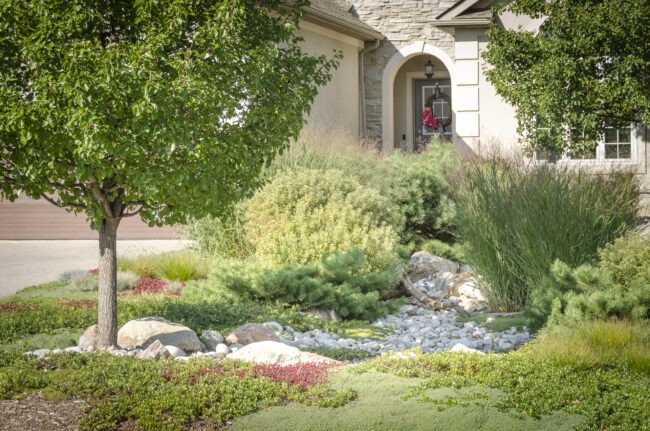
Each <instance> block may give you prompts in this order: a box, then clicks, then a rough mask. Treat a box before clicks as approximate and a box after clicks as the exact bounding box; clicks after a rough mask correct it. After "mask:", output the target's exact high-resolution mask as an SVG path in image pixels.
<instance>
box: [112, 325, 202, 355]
mask: <svg viewBox="0 0 650 431" xmlns="http://www.w3.org/2000/svg"><path fill="white" fill-rule="evenodd" d="M154 341H160V342H161V343H162V344H163V346H175V347H178V348H179V349H183V350H184V351H185V352H187V353H193V352H203V351H205V350H206V348H205V346H204V345H203V343H201V341H200V340H199V337H198V336H197V335H196V333H195V332H194V331H192V330H191V329H190V328H188V327H187V326H183V325H181V324H179V323H173V322H170V321H168V320H166V319H163V318H162V317H143V318H141V319H136V320H131V321H130V322H127V323H126V324H125V325H124V326H122V328H120V330H119V331H118V333H117V344H119V345H120V346H122V347H123V348H127V349H129V348H134V347H145V348H146V347H148V346H149V345H150V344H151V343H153V342H154Z"/></svg>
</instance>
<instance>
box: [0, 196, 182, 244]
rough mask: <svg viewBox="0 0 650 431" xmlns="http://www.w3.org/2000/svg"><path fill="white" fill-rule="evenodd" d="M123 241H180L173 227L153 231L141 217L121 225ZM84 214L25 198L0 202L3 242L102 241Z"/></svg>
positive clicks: (128, 219) (119, 232) (129, 219)
mask: <svg viewBox="0 0 650 431" xmlns="http://www.w3.org/2000/svg"><path fill="white" fill-rule="evenodd" d="M117 236H118V238H119V239H178V238H179V236H180V235H179V233H178V232H177V231H176V230H175V229H174V228H172V227H169V226H165V227H162V228H150V227H149V226H147V225H146V224H145V223H143V222H142V221H141V220H140V219H139V218H138V217H129V218H126V219H124V220H122V222H121V223H120V227H119V229H118V231H117ZM98 238H99V236H98V233H97V232H96V231H94V230H92V229H90V225H89V224H88V222H87V221H86V217H85V215H84V214H79V215H76V214H73V213H69V212H67V211H66V210H65V209H63V208H58V207H56V206H54V205H52V204H51V203H49V202H47V201H45V200H34V199H30V198H28V197H25V196H21V197H19V198H18V199H17V200H16V201H15V202H9V201H0V240H50V239H51V240H61V239H63V240H69V239H73V240H77V239H98Z"/></svg>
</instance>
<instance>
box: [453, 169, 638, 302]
mask: <svg viewBox="0 0 650 431" xmlns="http://www.w3.org/2000/svg"><path fill="white" fill-rule="evenodd" d="M464 178H465V181H464V183H463V187H462V188H461V191H460V193H459V194H458V197H457V206H458V208H457V213H456V214H457V215H456V226H457V232H458V236H459V238H460V240H461V242H462V243H463V247H464V250H465V257H466V260H467V262H468V263H469V264H470V265H471V266H472V267H473V268H474V270H475V271H476V272H477V273H478V274H479V275H480V277H481V278H480V280H481V281H482V287H483V289H484V294H485V296H486V298H487V300H488V301H489V304H490V307H491V308H492V309H494V310H502V311H518V310H522V309H524V307H525V306H526V305H527V303H528V299H529V294H530V292H531V290H532V289H533V288H534V287H535V286H537V285H538V284H539V283H540V282H541V281H542V280H543V279H544V278H545V277H546V276H547V275H548V273H549V270H550V267H551V264H552V263H553V262H554V261H555V260H556V259H560V260H561V261H563V262H566V263H567V264H568V265H569V266H571V267H577V266H579V265H581V264H584V263H588V262H591V261H593V260H594V259H595V258H596V256H597V251H598V248H599V247H602V246H604V245H605V244H607V243H608V242H610V241H612V240H613V239H615V238H617V237H618V236H620V235H621V234H623V233H624V232H625V230H626V229H627V228H628V227H629V226H630V225H631V224H632V223H633V221H634V219H635V218H636V215H637V211H638V205H637V202H638V191H637V186H636V182H635V180H634V177H633V175H632V174H628V173H613V174H611V175H609V176H601V175H588V174H586V173H584V172H582V171H580V170H577V169H570V168H568V167H557V166H551V165H541V166H537V165H533V166H522V165H521V164H517V163H516V162H515V161H508V160H502V159H493V160H491V161H487V162H485V161H483V162H475V163H469V164H467V166H466V172H465V175H464Z"/></svg>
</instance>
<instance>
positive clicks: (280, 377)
mask: <svg viewBox="0 0 650 431" xmlns="http://www.w3.org/2000/svg"><path fill="white" fill-rule="evenodd" d="M335 366H338V365H337V364H325V363H320V364H315V363H307V364H293V365H278V364H258V365H255V366H253V367H252V368H246V369H240V370H234V371H229V372H226V371H225V370H223V369H221V368H206V369H202V370H199V371H196V372H194V373H192V374H191V375H190V376H189V379H190V380H191V381H194V382H196V381H197V380H198V378H199V377H200V376H209V375H219V376H227V375H236V376H239V377H241V378H246V377H248V378H259V377H266V378H268V379H270V380H273V381H274V382H278V383H288V384H290V385H292V386H300V387H301V388H303V389H304V390H307V389H309V388H311V387H314V386H316V385H319V384H323V383H325V382H326V381H327V376H328V371H329V369H330V368H332V367H335ZM177 372H178V370H172V369H166V370H165V373H164V374H163V375H162V377H163V378H164V379H165V380H167V381H171V380H173V379H174V378H175V374H176V373H177Z"/></svg>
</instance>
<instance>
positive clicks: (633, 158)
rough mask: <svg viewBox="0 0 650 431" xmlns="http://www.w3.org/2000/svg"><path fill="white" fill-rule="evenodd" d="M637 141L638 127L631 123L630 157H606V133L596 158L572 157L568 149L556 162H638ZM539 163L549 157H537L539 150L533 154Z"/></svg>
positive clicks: (599, 163)
mask: <svg viewBox="0 0 650 431" xmlns="http://www.w3.org/2000/svg"><path fill="white" fill-rule="evenodd" d="M637 141H638V127H637V125H635V124H630V158H629V159H606V158H605V135H604V134H603V135H601V136H600V139H599V140H598V146H596V158H594V159H586V158H585V159H579V158H571V157H570V156H569V153H568V151H564V152H563V153H562V156H561V157H560V158H559V159H557V160H556V163H566V164H590V165H612V164H616V165H626V164H636V163H637V159H638V154H637ZM619 144H620V143H619ZM533 158H534V160H535V162H537V163H547V162H548V160H547V159H540V158H538V157H537V152H535V154H534V156H533Z"/></svg>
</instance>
